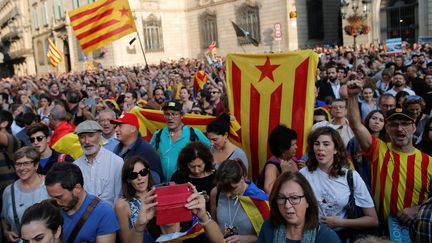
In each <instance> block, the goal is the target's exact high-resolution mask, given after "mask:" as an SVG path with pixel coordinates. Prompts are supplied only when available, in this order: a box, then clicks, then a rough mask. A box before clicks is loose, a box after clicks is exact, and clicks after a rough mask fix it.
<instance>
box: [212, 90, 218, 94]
mask: <svg viewBox="0 0 432 243" xmlns="http://www.w3.org/2000/svg"><path fill="white" fill-rule="evenodd" d="M219 93H220V92H219V91H211V92H210V94H219Z"/></svg>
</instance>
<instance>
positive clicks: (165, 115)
mask: <svg viewBox="0 0 432 243" xmlns="http://www.w3.org/2000/svg"><path fill="white" fill-rule="evenodd" d="M179 116H180V113H164V117H166V118H168V117H179Z"/></svg>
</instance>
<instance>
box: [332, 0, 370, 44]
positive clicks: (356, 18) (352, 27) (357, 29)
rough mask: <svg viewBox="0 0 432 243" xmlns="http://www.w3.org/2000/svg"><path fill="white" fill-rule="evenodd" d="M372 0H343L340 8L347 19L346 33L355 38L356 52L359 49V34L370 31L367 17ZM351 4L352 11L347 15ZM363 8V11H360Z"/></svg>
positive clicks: (343, 17)
mask: <svg viewBox="0 0 432 243" xmlns="http://www.w3.org/2000/svg"><path fill="white" fill-rule="evenodd" d="M370 3H371V0H341V2H340V9H341V15H342V19H346V21H347V22H348V24H347V25H346V26H345V28H344V30H345V33H346V34H347V35H349V36H352V37H353V38H354V52H356V51H357V42H356V39H357V36H359V35H363V34H367V33H369V29H370V28H369V26H368V25H367V17H368V14H369V5H370ZM350 5H351V9H352V13H351V14H350V15H348V16H347V12H348V7H349V6H350ZM359 9H361V12H360V11H359Z"/></svg>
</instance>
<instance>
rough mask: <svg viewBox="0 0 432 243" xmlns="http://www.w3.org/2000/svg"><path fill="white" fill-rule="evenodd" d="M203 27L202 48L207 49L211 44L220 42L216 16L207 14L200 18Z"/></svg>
mask: <svg viewBox="0 0 432 243" xmlns="http://www.w3.org/2000/svg"><path fill="white" fill-rule="evenodd" d="M199 23H200V26H201V28H200V29H201V46H202V48H207V47H208V45H210V43H212V42H213V41H215V42H216V43H217V41H218V32H217V23H216V14H215V13H210V12H205V13H203V14H202V15H201V16H200V17H199Z"/></svg>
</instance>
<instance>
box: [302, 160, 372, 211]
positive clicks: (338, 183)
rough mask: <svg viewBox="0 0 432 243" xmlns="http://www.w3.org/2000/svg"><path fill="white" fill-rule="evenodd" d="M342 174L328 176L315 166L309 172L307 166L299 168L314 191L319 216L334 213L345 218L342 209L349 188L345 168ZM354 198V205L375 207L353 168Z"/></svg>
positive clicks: (347, 197) (347, 196)
mask: <svg viewBox="0 0 432 243" xmlns="http://www.w3.org/2000/svg"><path fill="white" fill-rule="evenodd" d="M343 170H344V171H345V175H344V176H339V177H337V178H333V177H330V176H329V175H328V174H327V173H325V172H324V171H322V170H321V169H320V168H317V170H316V171H314V172H310V171H309V170H308V169H307V167H304V168H302V169H301V170H300V173H302V174H303V175H304V176H305V177H306V179H307V180H308V182H309V184H310V185H311V187H312V190H313V191H314V194H315V197H316V199H317V201H318V207H319V216H320V217H322V216H331V215H336V216H338V217H340V218H346V212H345V210H344V207H345V205H346V204H347V203H348V199H349V195H350V190H349V186H348V181H347V173H346V172H347V171H348V170H347V169H343ZM353 182H354V198H355V202H356V205H357V206H359V207H361V208H373V207H375V205H374V201H373V199H372V197H371V195H370V194H369V191H368V189H367V187H366V184H365V183H364V181H363V179H362V178H361V177H360V175H359V173H358V172H357V171H354V170H353Z"/></svg>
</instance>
